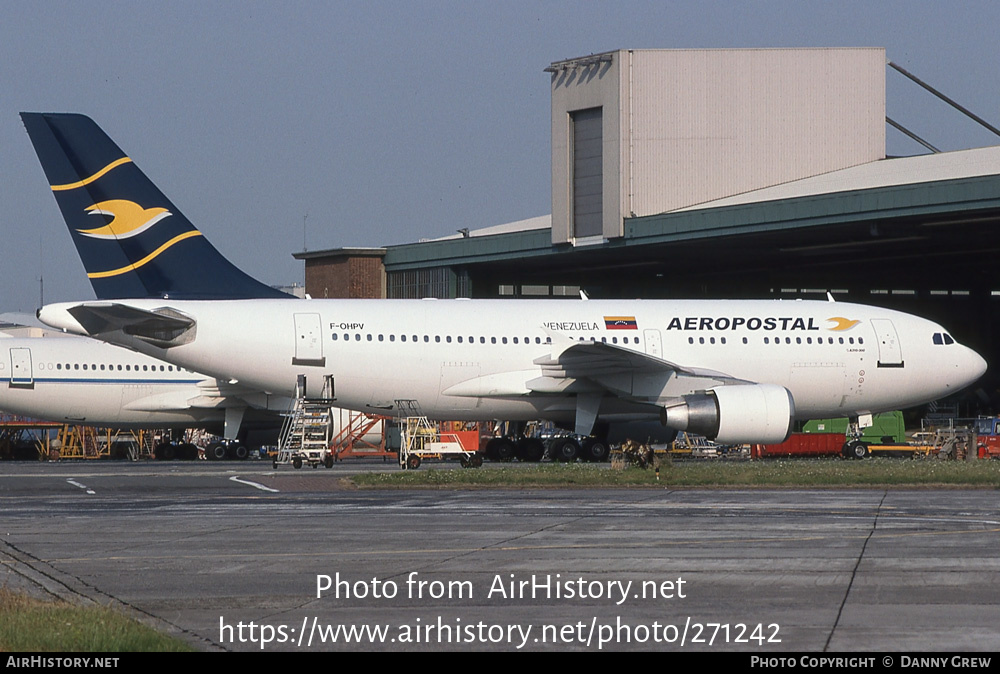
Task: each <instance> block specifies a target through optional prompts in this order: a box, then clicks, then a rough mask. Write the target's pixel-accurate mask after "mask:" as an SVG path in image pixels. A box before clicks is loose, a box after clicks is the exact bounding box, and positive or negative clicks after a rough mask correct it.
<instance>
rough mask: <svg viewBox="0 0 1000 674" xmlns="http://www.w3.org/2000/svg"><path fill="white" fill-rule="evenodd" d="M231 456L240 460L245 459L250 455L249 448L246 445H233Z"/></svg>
mask: <svg viewBox="0 0 1000 674" xmlns="http://www.w3.org/2000/svg"><path fill="white" fill-rule="evenodd" d="M233 456H235V457H236V458H237V459H239V460H240V461H246V459H247V458H248V457H249V456H250V450H249V449H247V446H246V445H233Z"/></svg>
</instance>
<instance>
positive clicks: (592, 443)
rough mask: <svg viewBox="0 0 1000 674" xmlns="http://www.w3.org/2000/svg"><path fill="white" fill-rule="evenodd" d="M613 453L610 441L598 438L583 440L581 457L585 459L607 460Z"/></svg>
mask: <svg viewBox="0 0 1000 674" xmlns="http://www.w3.org/2000/svg"><path fill="white" fill-rule="evenodd" d="M610 453H611V450H610V448H609V447H608V443H606V442H604V441H603V440H600V439H598V438H587V439H586V440H584V441H583V447H581V451H580V457H581V458H582V459H583V460H584V461H595V462H596V461H607V459H608V454H610Z"/></svg>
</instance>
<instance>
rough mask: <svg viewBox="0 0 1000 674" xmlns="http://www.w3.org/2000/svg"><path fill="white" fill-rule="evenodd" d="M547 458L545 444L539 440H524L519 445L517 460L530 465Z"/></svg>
mask: <svg viewBox="0 0 1000 674" xmlns="http://www.w3.org/2000/svg"><path fill="white" fill-rule="evenodd" d="M543 456H545V443H544V442H542V441H541V440H539V439H538V438H524V439H523V440H521V442H519V443H517V458H518V459H520V460H521V461H526V462H529V463H538V462H539V461H541V460H542V457H543Z"/></svg>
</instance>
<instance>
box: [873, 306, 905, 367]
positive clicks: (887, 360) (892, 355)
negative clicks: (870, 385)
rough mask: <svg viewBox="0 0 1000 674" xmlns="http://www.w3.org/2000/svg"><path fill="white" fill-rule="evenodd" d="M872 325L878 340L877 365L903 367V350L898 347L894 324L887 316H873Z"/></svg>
mask: <svg viewBox="0 0 1000 674" xmlns="http://www.w3.org/2000/svg"><path fill="white" fill-rule="evenodd" d="M872 327H873V328H874V329H875V338H876V339H877V340H878V366H879V367H903V352H902V350H901V349H900V347H899V337H898V336H897V335H896V326H894V325H893V324H892V321H890V320H889V319H888V318H873V319H872Z"/></svg>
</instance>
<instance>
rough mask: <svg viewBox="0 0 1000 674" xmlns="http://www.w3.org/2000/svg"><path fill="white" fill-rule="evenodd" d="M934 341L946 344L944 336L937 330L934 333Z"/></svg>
mask: <svg viewBox="0 0 1000 674" xmlns="http://www.w3.org/2000/svg"><path fill="white" fill-rule="evenodd" d="M934 343H935V344H944V337H942V336H941V333H940V332H935V333H934Z"/></svg>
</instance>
